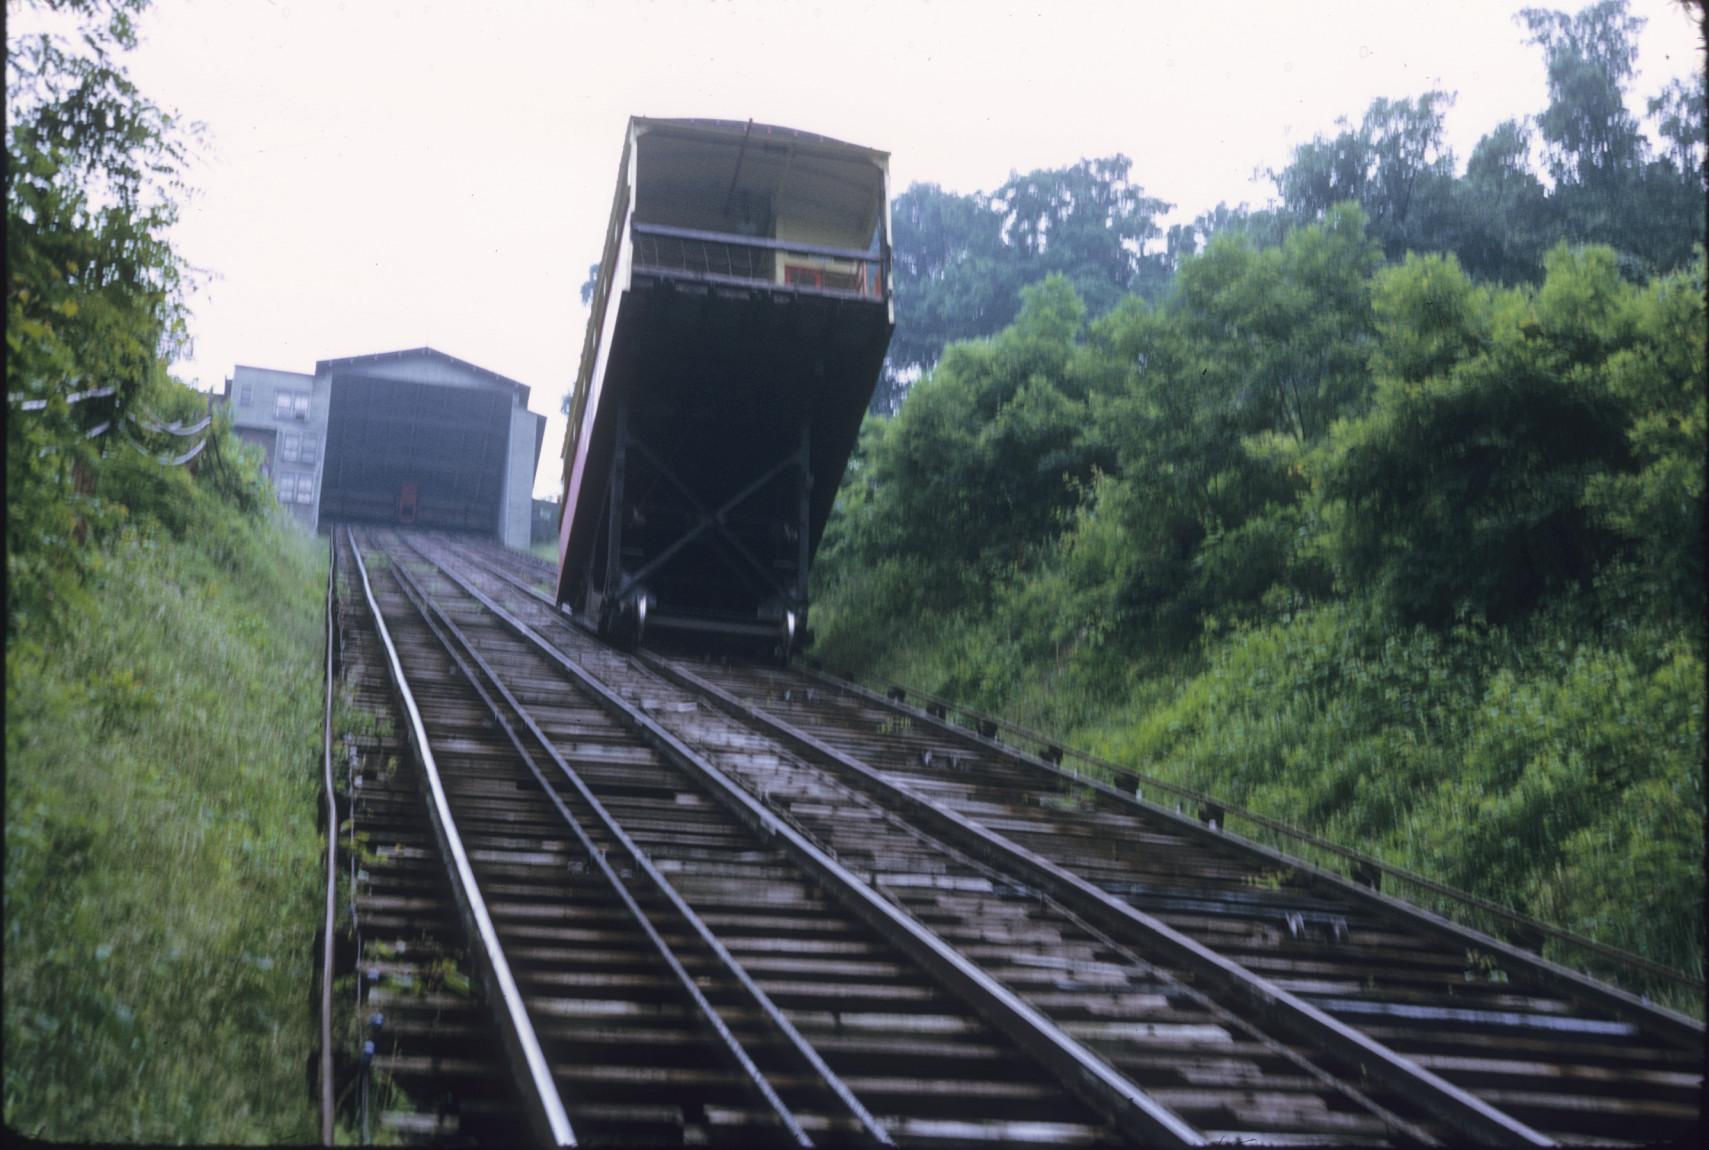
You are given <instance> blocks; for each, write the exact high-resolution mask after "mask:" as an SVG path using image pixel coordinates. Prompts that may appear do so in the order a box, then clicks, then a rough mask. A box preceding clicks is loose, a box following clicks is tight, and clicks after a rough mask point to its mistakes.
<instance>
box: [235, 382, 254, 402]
mask: <svg viewBox="0 0 1709 1150" xmlns="http://www.w3.org/2000/svg"><path fill="white" fill-rule="evenodd" d="M237 402H238V403H240V404H241V405H243V406H244V407H248V406H249V405H250V404H251V403H253V402H255V385H254V384H253V383H240V384H238V386H237Z"/></svg>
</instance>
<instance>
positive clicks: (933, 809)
mask: <svg viewBox="0 0 1709 1150" xmlns="http://www.w3.org/2000/svg"><path fill="white" fill-rule="evenodd" d="M639 659H640V661H641V662H642V663H643V665H645V666H647V667H648V668H649V669H651V670H653V671H655V672H656V673H658V674H659V675H661V676H662V677H664V678H666V679H667V680H669V681H671V682H673V683H676V684H678V685H679V686H682V687H685V688H687V689H688V690H691V691H693V692H695V693H696V694H698V695H700V696H702V697H703V698H706V699H709V700H711V701H712V702H713V704H714V705H715V706H717V707H718V709H720V710H722V711H724V712H725V713H727V714H729V715H731V716H733V717H735V718H737V719H738V720H741V721H742V722H744V723H746V724H747V725H748V726H750V727H751V728H755V729H758V730H761V731H763V732H765V733H767V734H769V735H771V737H773V738H775V739H777V740H779V741H780V742H782V743H784V744H785V745H786V746H788V747H790V748H791V749H792V750H794V751H795V752H796V753H797V754H802V755H804V756H806V757H808V758H809V759H812V760H816V761H819V762H822V763H827V764H830V765H832V766H834V767H835V768H837V769H838V770H839V771H840V772H841V773H842V774H844V775H845V777H847V778H849V779H850V781H852V782H854V783H855V785H856V786H857V787H859V788H860V789H862V790H864V791H867V792H868V793H870V794H875V795H878V796H880V797H881V798H882V799H883V801H884V802H886V803H889V804H892V805H894V806H897V807H900V808H901V809H903V810H906V811H907V812H908V813H909V815H910V816H911V817H913V818H914V819H917V820H918V821H919V822H921V823H922V824H924V825H926V826H929V827H930V828H932V830H933V831H934V832H935V833H937V834H940V835H942V836H943V837H944V838H946V839H948V840H949V841H950V842H953V843H954V844H955V845H957V846H958V847H961V848H963V849H966V850H969V851H971V853H973V854H974V855H975V856H977V857H982V858H985V859H987V860H989V861H991V862H992V863H993V864H995V865H997V866H999V867H1000V868H1002V869H1004V870H1006V871H1008V872H1009V873H1011V874H1016V875H1017V876H1018V877H1021V878H1023V880H1024V881H1026V882H1027V883H1029V884H1030V885H1032V886H1034V887H1036V888H1038V889H1039V890H1042V891H1045V892H1046V893H1048V894H1049V895H1050V896H1051V897H1053V898H1055V899H1057V900H1058V901H1060V902H1061V903H1063V904H1064V905H1065V906H1068V907H1069V908H1071V909H1072V910H1074V911H1075V912H1076V913H1077V914H1080V915H1083V916H1085V917H1086V918H1087V919H1088V920H1090V921H1091V922H1093V923H1095V924H1096V925H1097V926H1098V927H1100V928H1101V929H1103V930H1108V931H1110V932H1112V933H1114V934H1115V935H1116V936H1117V937H1118V938H1124V939H1126V940H1127V941H1129V942H1132V943H1134V944H1136V945H1138V946H1139V947H1140V948H1141V949H1142V950H1143V951H1150V952H1152V953H1157V952H1162V953H1164V954H1166V955H1167V956H1168V957H1169V958H1170V959H1171V960H1172V961H1175V962H1179V963H1181V964H1182V965H1183V966H1185V967H1187V968H1188V969H1190V970H1192V971H1194V972H1195V973H1196V974H1198V975H1201V976H1203V977H1206V978H1208V979H1211V980H1212V981H1214V982H1215V983H1217V984H1218V985H1220V986H1222V987H1223V988H1224V989H1225V990H1231V991H1233V992H1234V993H1236V994H1237V995H1238V996H1239V997H1240V998H1241V999H1242V1000H1244V1001H1246V1002H1248V1003H1250V1004H1251V1005H1252V1006H1254V1007H1255V1008H1257V1009H1258V1010H1259V1011H1260V1012H1261V1013H1262V1014H1263V1015H1265V1016H1267V1017H1269V1018H1271V1019H1273V1020H1274V1022H1275V1023H1277V1024H1278V1025H1280V1026H1281V1027H1283V1028H1284V1029H1286V1030H1288V1031H1290V1032H1292V1033H1293V1034H1295V1035H1298V1036H1300V1037H1302V1038H1305V1039H1307V1040H1308V1041H1310V1042H1313V1043H1316V1044H1318V1045H1320V1046H1322V1047H1324V1048H1326V1049H1328V1050H1330V1051H1333V1052H1334V1053H1335V1054H1336V1055H1337V1056H1338V1057H1341V1058H1344V1059H1347V1060H1348V1061H1350V1062H1352V1063H1353V1064H1355V1065H1358V1066H1360V1067H1362V1068H1364V1069H1366V1070H1367V1071H1368V1072H1370V1073H1371V1074H1372V1075H1373V1077H1377V1078H1379V1079H1381V1080H1382V1081H1383V1082H1385V1083H1386V1084H1387V1085H1388V1086H1390V1087H1391V1088H1392V1089H1394V1090H1395V1091H1396V1092H1397V1093H1398V1094H1400V1095H1402V1096H1403V1097H1406V1098H1408V1099H1410V1100H1412V1101H1413V1102H1415V1103H1416V1104H1418V1105H1420V1106H1422V1107H1423V1108H1424V1109H1426V1110H1428V1111H1429V1112H1430V1113H1432V1114H1433V1115H1435V1116H1436V1117H1438V1118H1440V1119H1442V1120H1443V1121H1445V1122H1447V1123H1449V1124H1450V1125H1452V1126H1453V1127H1454V1128H1455V1129H1458V1130H1460V1131H1462V1132H1464V1133H1466V1134H1468V1135H1470V1136H1472V1137H1474V1138H1477V1139H1478V1140H1479V1141H1481V1142H1491V1143H1495V1144H1497V1145H1517V1146H1552V1145H1554V1144H1555V1143H1554V1141H1553V1140H1552V1139H1550V1138H1549V1137H1547V1136H1546V1135H1544V1134H1541V1133H1539V1132H1538V1131H1536V1130H1533V1129H1531V1128H1530V1127H1529V1126H1527V1125H1525V1124H1524V1123H1523V1122H1520V1121H1519V1120H1518V1119H1516V1118H1514V1117H1512V1116H1511V1115H1509V1114H1506V1113H1505V1112H1503V1111H1501V1110H1498V1109H1496V1108H1495V1107H1493V1106H1491V1105H1489V1103H1487V1102H1484V1101H1483V1100H1482V1099H1480V1098H1478V1097H1476V1096H1475V1095H1473V1094H1471V1093H1469V1092H1468V1091H1466V1090H1463V1089H1461V1088H1460V1087H1458V1086H1455V1085H1454V1084H1453V1083H1451V1082H1448V1081H1447V1080H1446V1079H1444V1078H1442V1077H1441V1076H1440V1075H1437V1074H1435V1073H1433V1072H1431V1071H1429V1070H1426V1069H1425V1068H1423V1067H1422V1066H1419V1065H1418V1064H1417V1063H1416V1062H1413V1061H1412V1060H1411V1059H1409V1058H1407V1057H1405V1056H1404V1055H1401V1054H1400V1053H1398V1052H1396V1051H1394V1050H1392V1049H1390V1048H1389V1047H1387V1046H1385V1045H1383V1044H1382V1043H1380V1042H1378V1041H1376V1040H1375V1039H1373V1038H1371V1037H1369V1036H1368V1035H1366V1034H1363V1033H1362V1032H1360V1031H1358V1030H1356V1029H1354V1028H1353V1027H1350V1026H1348V1025H1347V1024H1346V1023H1344V1022H1341V1021H1340V1020H1339V1019H1336V1018H1333V1017H1332V1016H1330V1015H1329V1014H1328V1013H1326V1012H1324V1011H1323V1010H1320V1009H1319V1008H1317V1007H1315V1006H1313V1005H1311V1004H1310V1003H1308V1002H1306V1001H1305V1000H1304V999H1302V998H1300V997H1298V996H1297V995H1295V994H1293V993H1292V992H1291V991H1287V990H1284V989H1283V988H1281V987H1280V986H1277V985H1276V984H1275V983H1274V982H1272V981H1271V980H1269V979H1267V978H1264V977H1263V976H1262V975H1259V974H1257V973H1255V972H1253V971H1251V970H1249V969H1247V968H1246V967H1245V966H1242V965H1241V964H1240V963H1238V962H1235V961H1234V960H1233V959H1230V958H1228V957H1226V956H1224V955H1221V954H1218V953H1217V952H1216V951H1214V950H1212V949H1210V948H1209V947H1207V946H1205V945H1204V944H1203V943H1200V942H1198V941H1197V940H1195V939H1192V938H1189V937H1188V936H1186V935H1184V934H1182V933H1181V932H1180V931H1177V930H1175V929H1174V928H1173V927H1171V926H1169V925H1168V924H1167V923H1164V922H1163V921H1162V920H1160V919H1158V918H1155V917H1154V916H1152V915H1149V914H1146V913H1145V912H1144V911H1141V910H1139V909H1138V908H1137V907H1134V906H1132V905H1131V904H1129V903H1126V902H1124V901H1122V900H1121V899H1118V898H1116V897H1115V896H1113V895H1110V894H1108V893H1106V892H1104V891H1103V890H1100V889H1099V888H1098V887H1096V886H1094V885H1093V884H1092V883H1090V882H1088V881H1087V880H1086V879H1084V878H1081V877H1080V876H1079V875H1077V874H1074V873H1073V872H1071V871H1068V870H1066V869H1064V868H1063V867H1061V866H1059V865H1058V864H1056V863H1053V862H1051V861H1050V860H1049V859H1046V858H1044V857H1043V856H1041V855H1038V854H1036V853H1034V852H1033V851H1030V850H1028V849H1027V848H1025V847H1023V846H1021V845H1020V844H1018V843H1016V842H1014V841H1012V840H1010V839H1009V838H1007V837H1005V836H1004V835H1001V834H999V833H997V832H996V831H993V830H991V829H989V828H987V827H984V826H981V825H979V824H978V823H975V822H973V821H971V820H969V819H968V818H966V817H965V816H963V815H960V814H957V813H956V812H954V811H952V810H949V809H948V808H947V807H945V806H943V805H942V804H940V803H938V802H936V801H934V800H932V799H928V798H924V797H922V796H920V795H916V794H913V793H912V792H910V791H908V790H906V789H905V788H903V787H901V786H899V785H898V784H896V783H893V782H891V781H890V780H889V779H886V778H884V777H883V775H881V774H880V773H879V772H878V771H876V770H874V769H873V768H872V767H869V766H867V765H866V764H865V763H863V762H861V761H860V760H858V759H856V758H854V757H852V756H850V755H848V754H845V753H843V752H842V751H839V750H837V749H836V748H834V747H832V746H830V745H829V744H827V743H825V742H824V741H822V740H820V739H818V738H815V737H814V736H812V735H810V734H808V733H807V732H805V731H802V730H800V729H799V728H797V727H795V726H794V725H792V724H790V723H788V722H785V721H784V720H783V719H780V718H778V717H776V716H774V715H771V714H769V713H767V712H766V711H763V710H761V709H760V708H758V707H756V706H753V705H752V704H750V703H746V702H744V701H742V700H740V699H738V698H736V697H735V696H734V695H731V694H730V693H729V692H727V691H725V690H723V689H722V688H720V687H717V686H715V685H714V684H712V683H708V682H707V681H706V680H704V679H702V678H700V676H698V675H696V674H694V673H693V672H691V671H689V670H688V669H686V668H684V667H680V666H676V665H673V664H669V663H666V662H665V661H663V660H661V659H659V658H657V657H656V656H652V655H641V656H639Z"/></svg>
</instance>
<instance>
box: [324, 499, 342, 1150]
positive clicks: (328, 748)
mask: <svg viewBox="0 0 1709 1150" xmlns="http://www.w3.org/2000/svg"><path fill="white" fill-rule="evenodd" d="M326 551H327V561H326V709H325V712H324V713H323V715H322V722H321V781H322V783H323V785H324V786H325V787H326V922H325V924H324V925H323V926H322V928H321V930H322V932H323V934H324V937H325V941H324V943H323V945H322V947H321V956H320V1141H321V1145H323V1146H331V1145H332V1144H333V1113H334V1110H335V1109H336V1107H337V1098H336V1096H335V1094H334V1091H333V1083H332V978H333V945H332V942H333V939H332V933H333V927H334V925H335V924H336V922H337V919H338V798H337V796H336V793H335V792H334V790H333V781H332V648H333V637H334V632H335V628H336V626H337V621H336V620H335V618H334V603H333V585H334V583H335V582H336V581H337V579H338V536H337V534H336V533H334V534H330V535H328V537H327V548H326Z"/></svg>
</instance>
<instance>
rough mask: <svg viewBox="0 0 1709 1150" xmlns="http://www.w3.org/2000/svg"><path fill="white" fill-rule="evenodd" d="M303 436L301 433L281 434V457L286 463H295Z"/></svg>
mask: <svg viewBox="0 0 1709 1150" xmlns="http://www.w3.org/2000/svg"><path fill="white" fill-rule="evenodd" d="M302 439H303V437H302V436H300V435H281V436H280V437H279V458H280V459H281V460H283V461H284V462H286V463H295V462H297V458H298V455H299V452H300V449H301V444H302Z"/></svg>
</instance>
